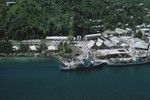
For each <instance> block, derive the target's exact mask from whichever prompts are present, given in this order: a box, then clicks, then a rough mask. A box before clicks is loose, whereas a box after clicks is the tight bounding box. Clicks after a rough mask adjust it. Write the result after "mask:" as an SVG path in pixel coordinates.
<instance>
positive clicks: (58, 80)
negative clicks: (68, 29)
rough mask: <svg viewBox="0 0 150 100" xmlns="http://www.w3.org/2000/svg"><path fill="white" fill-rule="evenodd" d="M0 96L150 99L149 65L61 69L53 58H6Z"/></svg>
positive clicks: (20, 99) (16, 99) (10, 99)
mask: <svg viewBox="0 0 150 100" xmlns="http://www.w3.org/2000/svg"><path fill="white" fill-rule="evenodd" d="M0 100H150V65H148V64H147V65H140V66H130V67H129V66H128V67H103V68H99V69H96V70H91V71H75V72H61V71H60V70H59V66H58V62H57V61H56V60H55V59H53V58H3V59H0Z"/></svg>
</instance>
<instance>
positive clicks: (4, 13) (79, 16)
mask: <svg viewBox="0 0 150 100" xmlns="http://www.w3.org/2000/svg"><path fill="white" fill-rule="evenodd" d="M140 3H143V4H144V5H142V4H140ZM148 7H150V0H18V1H17V3H16V4H14V5H12V6H9V7H6V6H5V0H0V38H2V39H4V37H5V38H8V39H17V40H22V39H33V38H44V37H45V36H46V35H78V34H80V35H84V34H88V33H95V28H92V27H91V26H93V25H99V27H97V28H98V29H96V30H99V31H100V32H102V31H104V30H106V29H114V28H116V27H122V28H125V27H126V26H128V27H131V28H132V29H134V27H135V25H138V24H142V23H143V22H144V23H147V24H149V23H150V18H149V16H146V15H147V14H148V12H149V8H148ZM90 19H92V20H101V21H99V22H97V21H95V22H94V21H92V20H90ZM91 21H92V22H91Z"/></svg>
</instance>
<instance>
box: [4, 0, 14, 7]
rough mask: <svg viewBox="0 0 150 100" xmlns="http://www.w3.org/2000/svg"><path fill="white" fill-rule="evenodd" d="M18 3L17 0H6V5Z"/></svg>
mask: <svg viewBox="0 0 150 100" xmlns="http://www.w3.org/2000/svg"><path fill="white" fill-rule="evenodd" d="M15 3H16V0H6V6H10V5H13V4H15Z"/></svg>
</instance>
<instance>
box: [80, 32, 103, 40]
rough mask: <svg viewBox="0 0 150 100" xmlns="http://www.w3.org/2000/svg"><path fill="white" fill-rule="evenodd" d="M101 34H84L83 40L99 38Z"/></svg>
mask: <svg viewBox="0 0 150 100" xmlns="http://www.w3.org/2000/svg"><path fill="white" fill-rule="evenodd" d="M101 36H102V35H101V34H100V33H98V34H88V35H85V36H84V38H83V39H84V40H85V41H86V40H93V39H97V38H99V37H101Z"/></svg>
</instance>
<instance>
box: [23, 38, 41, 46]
mask: <svg viewBox="0 0 150 100" xmlns="http://www.w3.org/2000/svg"><path fill="white" fill-rule="evenodd" d="M21 43H22V44H27V45H41V44H42V40H40V39H32V40H23V41H21Z"/></svg>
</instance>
